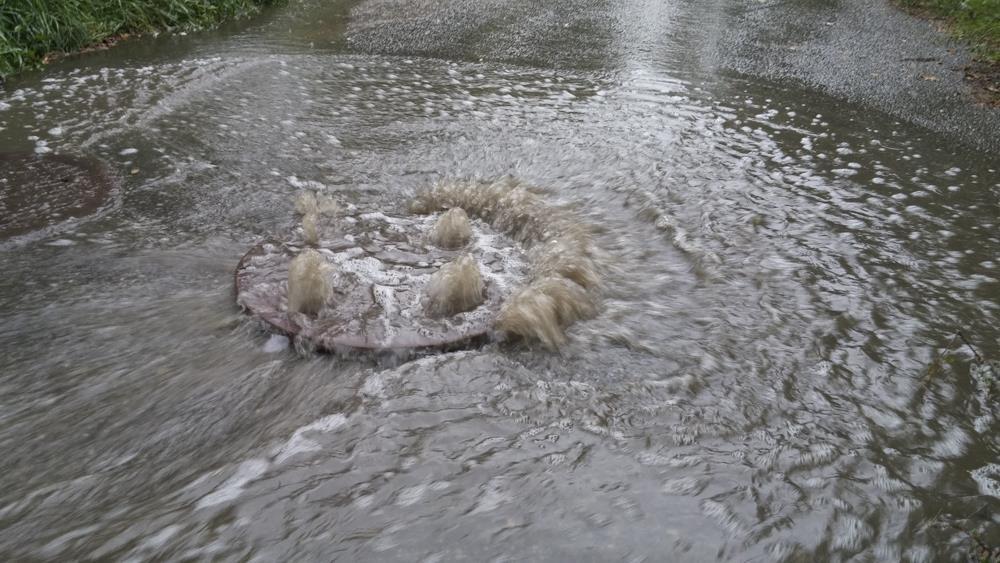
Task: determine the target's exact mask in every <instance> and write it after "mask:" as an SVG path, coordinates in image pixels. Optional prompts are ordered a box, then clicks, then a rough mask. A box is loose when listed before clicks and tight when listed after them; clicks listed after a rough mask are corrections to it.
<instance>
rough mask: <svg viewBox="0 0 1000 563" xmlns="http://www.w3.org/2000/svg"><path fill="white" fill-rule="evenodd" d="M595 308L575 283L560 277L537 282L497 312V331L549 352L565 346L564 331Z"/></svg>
mask: <svg viewBox="0 0 1000 563" xmlns="http://www.w3.org/2000/svg"><path fill="white" fill-rule="evenodd" d="M595 312H596V306H595V304H594V302H593V300H592V299H590V298H589V297H588V296H587V291H586V290H585V289H584V288H583V287H582V286H581V285H580V284H578V283H576V282H574V281H571V280H569V279H567V278H564V277H560V276H547V277H544V278H538V279H536V280H535V281H533V282H531V284H529V285H528V286H527V287H525V288H523V289H522V290H521V291H519V292H518V293H516V294H515V295H514V296H513V297H511V298H510V299H509V300H508V301H507V302H506V303H504V306H503V309H501V310H500V316H499V317H498V318H497V328H499V329H501V330H504V331H506V332H508V333H511V334H516V335H518V336H521V337H525V338H534V339H536V340H538V341H539V342H541V343H542V344H543V345H545V347H546V348H549V349H550V350H552V349H556V348H558V347H559V346H561V345H562V344H564V343H565V342H566V335H565V334H564V332H563V331H564V330H565V328H566V327H568V326H569V325H571V324H573V323H574V322H576V321H578V320H580V319H585V318H588V317H591V316H593V315H594V313H595Z"/></svg>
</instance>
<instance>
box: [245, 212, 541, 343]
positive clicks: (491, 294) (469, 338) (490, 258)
mask: <svg viewBox="0 0 1000 563" xmlns="http://www.w3.org/2000/svg"><path fill="white" fill-rule="evenodd" d="M437 218H438V215H431V216H422V217H392V216H388V215H385V214H382V213H366V214H361V215H358V216H354V217H341V218H339V219H337V220H336V221H335V223H336V225H335V226H333V227H331V228H330V229H329V230H328V233H327V234H328V235H330V236H327V237H324V238H321V240H320V244H319V245H318V247H317V250H318V251H319V252H320V254H321V255H322V256H323V257H324V258H325V260H326V262H327V264H329V265H330V266H331V268H330V272H329V273H328V279H329V280H330V283H331V285H332V287H333V297H332V298H331V299H330V300H329V301H328V303H327V305H326V307H324V308H323V309H322V310H321V311H320V312H319V313H318V314H317V315H315V316H311V315H305V314H302V313H297V312H289V311H288V297H287V296H288V289H287V278H288V267H289V264H290V262H291V260H292V259H293V258H294V257H295V256H296V255H298V253H299V252H301V251H302V250H303V249H304V248H306V247H305V246H304V245H303V244H302V243H301V242H299V241H289V242H282V241H277V240H271V241H267V242H263V243H261V244H258V245H257V246H255V247H254V248H253V249H251V250H250V251H249V252H248V253H247V254H246V255H244V256H243V258H242V259H241V260H240V263H239V265H238V266H237V268H236V296H237V303H238V304H239V305H240V306H241V307H243V308H244V309H245V310H246V311H247V312H249V313H250V314H252V315H254V316H256V317H257V318H259V319H261V320H262V321H264V322H265V323H267V324H268V325H270V326H271V327H272V328H274V329H276V330H278V331H280V332H282V333H285V334H288V335H291V336H295V337H298V338H302V339H305V340H308V341H309V342H311V343H312V344H313V345H315V346H316V347H317V348H319V349H323V350H328V351H342V350H344V351H348V350H358V349H361V350H393V351H405V350H413V349H420V348H455V347H460V346H464V345H469V344H473V343H475V342H476V341H478V340H480V339H482V338H483V337H485V336H486V335H487V334H488V333H489V332H490V331H491V330H492V329H493V323H494V321H495V320H496V316H497V314H498V313H499V311H500V307H501V305H502V304H503V302H504V301H505V300H506V299H507V297H509V296H510V294H511V293H512V292H513V291H514V290H515V289H516V288H517V287H519V286H520V285H522V284H523V283H524V281H525V278H526V276H527V273H528V260H527V257H526V256H525V255H524V254H523V252H522V251H521V249H520V248H519V247H518V245H516V244H515V243H514V242H513V241H511V240H510V239H509V238H507V237H506V236H504V235H502V234H500V233H497V232H495V231H493V230H492V228H491V227H489V226H488V225H486V224H485V223H483V222H481V221H478V220H477V221H473V222H472V227H473V228H472V230H473V237H472V240H471V242H469V244H468V245H466V246H465V247H464V248H461V249H457V250H445V249H441V248H437V247H435V246H433V245H431V244H430V243H429V242H428V241H427V235H428V233H429V232H430V230H431V228H432V226H433V225H434V222H435V221H436V220H437ZM466 253H467V254H471V255H472V257H473V258H475V260H476V262H477V263H478V265H479V270H480V273H481V275H482V277H483V281H484V283H485V292H486V293H485V301H484V303H483V304H482V305H480V306H478V307H476V308H475V309H473V310H471V311H468V312H464V313H458V314H456V315H452V316H437V315H434V314H432V313H431V312H429V310H428V308H427V298H426V286H427V283H428V282H429V281H430V277H431V275H432V274H433V273H434V272H436V271H437V270H438V269H439V268H440V267H441V266H442V265H444V264H446V263H448V262H451V261H453V260H455V259H456V258H458V257H459V256H461V255H463V254H466Z"/></svg>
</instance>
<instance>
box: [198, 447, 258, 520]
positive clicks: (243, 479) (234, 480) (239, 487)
mask: <svg viewBox="0 0 1000 563" xmlns="http://www.w3.org/2000/svg"><path fill="white" fill-rule="evenodd" d="M270 466H271V464H270V463H268V462H267V461H265V460H263V459H258V458H255V459H248V460H247V461H244V462H243V463H241V464H240V466H239V467H237V468H236V473H234V474H233V476H232V477H230V478H229V479H226V481H225V482H223V483H222V484H221V485H219V486H218V487H216V489H215V490H214V491H212V492H211V493H209V494H207V495H205V496H203V497H202V498H201V499H200V500H198V504H197V506H196V508H198V509H201V508H207V507H209V506H215V505H217V504H222V503H224V502H229V501H231V500H233V499H236V498H239V496H240V494H241V493H242V492H243V488H244V487H246V485H247V484H248V483H250V482H251V481H253V480H255V479H258V478H260V476H261V475H263V474H264V472H265V471H267V469H268V467H270Z"/></svg>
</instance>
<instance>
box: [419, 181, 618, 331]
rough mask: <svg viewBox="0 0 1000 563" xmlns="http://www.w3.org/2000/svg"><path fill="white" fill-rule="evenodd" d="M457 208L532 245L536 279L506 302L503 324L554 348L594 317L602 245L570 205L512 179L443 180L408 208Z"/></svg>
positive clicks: (500, 322) (421, 210) (500, 323)
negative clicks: (568, 331)
mask: <svg viewBox="0 0 1000 563" xmlns="http://www.w3.org/2000/svg"><path fill="white" fill-rule="evenodd" d="M458 207H460V208H462V209H463V210H466V211H468V212H470V213H472V214H474V215H476V216H478V217H480V218H482V219H483V220H484V221H486V222H488V223H490V225H491V226H493V228H495V229H497V230H500V231H503V232H505V233H506V234H507V235H509V236H510V237H511V238H513V239H515V240H517V241H518V242H520V243H521V244H523V245H525V246H526V247H528V248H529V253H528V255H529V257H530V259H531V262H532V265H533V277H532V280H531V281H530V282H529V283H528V284H527V285H526V286H525V287H523V288H521V289H520V290H519V291H518V292H517V293H516V294H515V295H514V296H512V297H511V299H510V300H509V301H508V302H507V303H506V304H505V305H504V308H503V311H502V313H501V315H500V317H499V318H498V321H497V327H498V328H500V329H502V330H504V331H506V332H508V333H510V334H515V335H518V336H522V337H527V338H533V339H537V340H539V341H541V342H542V344H544V345H545V346H547V347H548V348H556V347H558V346H560V345H562V344H563V343H565V341H566V337H565V329H566V328H567V327H568V326H569V325H571V324H572V323H573V322H575V321H577V320H580V319H584V318H588V317H591V316H593V315H594V314H596V312H597V302H598V292H599V290H600V285H601V283H600V282H601V276H600V269H599V267H598V260H597V248H596V247H595V245H594V244H593V241H592V240H591V234H590V232H589V230H588V229H587V227H586V226H585V223H583V221H581V220H580V218H579V217H578V216H577V215H576V214H575V213H573V211H572V210H571V209H569V208H567V207H563V206H554V205H550V204H548V203H547V201H546V198H545V197H544V193H543V192H541V191H540V190H537V189H533V188H530V187H527V186H525V185H523V184H521V183H520V182H517V181H516V180H514V179H512V178H505V179H502V180H499V181H496V182H489V183H487V182H454V181H451V182H442V183H440V184H438V185H437V186H435V187H434V188H432V189H430V190H428V191H426V192H423V193H421V194H418V195H417V196H416V197H415V198H414V200H413V202H412V203H411V206H410V208H411V211H413V212H415V213H433V212H435V211H440V210H442V209H449V208H458Z"/></svg>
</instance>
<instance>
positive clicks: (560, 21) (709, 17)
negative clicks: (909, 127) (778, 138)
mask: <svg viewBox="0 0 1000 563" xmlns="http://www.w3.org/2000/svg"><path fill="white" fill-rule="evenodd" d="M351 14H352V22H351V26H350V28H349V30H348V42H349V45H350V46H351V48H352V49H354V50H358V51H360V52H365V53H379V54H397V55H420V56H431V57H440V58H454V57H455V56H456V55H461V54H464V55H465V56H466V57H467V58H471V59H485V60H492V61H503V62H513V63H519V64H526V65H533V66H546V67H557V68H558V67H560V66H563V65H566V64H569V65H571V66H573V67H576V68H581V67H582V68H589V69H602V68H603V69H608V70H612V69H614V68H617V67H618V66H619V65H620V63H621V62H622V61H623V60H627V59H634V58H635V55H636V54H637V53H645V54H647V55H648V56H649V57H652V58H654V59H658V60H659V62H660V63H662V64H663V65H665V66H667V67H670V68H674V69H676V68H677V67H678V66H682V67H686V68H689V69H690V68H700V69H701V70H702V71H703V72H707V73H723V74H727V75H730V76H746V77H753V78H763V79H767V80H771V81H774V82H776V83H778V84H786V85H790V86H794V87H805V88H808V89H813V90H815V91H816V92H817V93H821V94H823V95H828V96H831V97H833V98H836V99H842V100H844V101H847V102H849V103H852V104H861V105H865V106H868V107H871V108H874V109H877V110H879V111H883V112H886V113H888V114H889V115H891V116H893V117H895V118H896V119H900V120H903V121H908V122H911V123H915V124H917V125H921V126H923V127H926V128H928V129H929V130H930V131H933V132H935V133H939V134H941V135H942V143H944V144H947V143H948V142H950V141H955V140H957V141H960V142H963V143H965V144H968V145H970V146H973V147H976V148H978V149H980V150H983V151H989V152H992V153H994V154H996V153H997V152H998V151H1000V109H998V108H991V107H988V106H985V105H983V104H982V103H980V102H979V101H978V100H977V98H976V95H975V92H974V90H973V87H972V86H971V85H970V84H969V83H967V82H966V81H965V80H964V71H963V69H964V67H965V65H966V64H968V63H969V61H970V60H971V59H970V55H969V52H968V49H967V48H965V47H964V46H963V45H962V44H961V43H959V42H957V41H955V40H953V39H952V38H950V37H949V36H948V35H947V34H946V33H942V32H941V31H940V30H939V29H937V27H938V26H937V25H936V24H935V23H933V22H930V21H927V20H923V19H920V18H917V17H914V16H911V15H909V14H906V13H904V12H902V11H901V10H899V9H897V8H896V7H894V6H892V5H891V4H890V3H889V2H886V1H884V0H876V1H872V0H833V1H829V0H791V1H782V0H740V1H737V2H732V1H727V0H707V1H692V0H687V1H681V2H657V1H655V0H647V1H635V2H623V1H599V2H591V1H581V0H570V1H565V2H552V3H547V4H543V3H538V2H529V1H525V0H521V1H514V2H500V1H485V2H479V1H475V0H447V1H444V2H438V1H434V0H417V1H413V2H400V1H394V0H385V1H383V0H377V1H371V2H364V3H361V4H359V5H357V6H356V7H355V8H354V9H353V10H352V12H351ZM581 36H585V37H587V41H585V42H581V41H579V38H580V37H581ZM668 45H669V47H668Z"/></svg>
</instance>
